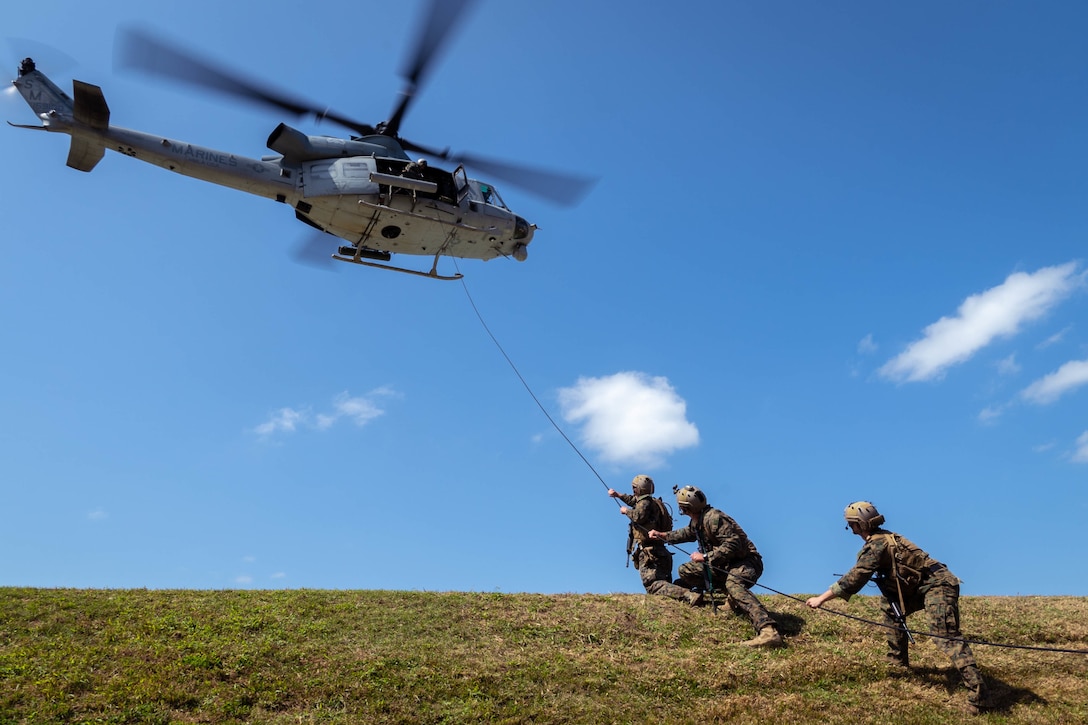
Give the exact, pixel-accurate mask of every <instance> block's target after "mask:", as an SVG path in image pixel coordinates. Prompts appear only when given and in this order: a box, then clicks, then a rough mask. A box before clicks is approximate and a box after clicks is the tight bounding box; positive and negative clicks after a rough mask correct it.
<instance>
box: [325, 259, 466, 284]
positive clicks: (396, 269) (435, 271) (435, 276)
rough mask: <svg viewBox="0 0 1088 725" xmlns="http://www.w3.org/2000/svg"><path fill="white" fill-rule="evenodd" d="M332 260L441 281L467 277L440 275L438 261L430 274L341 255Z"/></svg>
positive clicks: (461, 275) (458, 274) (459, 274)
mask: <svg viewBox="0 0 1088 725" xmlns="http://www.w3.org/2000/svg"><path fill="white" fill-rule="evenodd" d="M332 258H333V259H338V260H340V261H341V262H350V263H351V264H361V265H363V266H364V267H377V268H378V269H385V270H389V271H390V272H401V273H403V274H414V275H415V276H417V277H427V278H429V279H441V280H447V281H452V280H458V279H461V278H462V277H464V276H465V275H463V274H461V273H460V272H458V273H457V274H455V275H452V276H446V275H442V274H439V273H438V267H437V260H436V264H435V266H434V267H431V271H430V272H420V271H419V270H417V269H405V268H404V267H394V266H393V265H391V264H378V263H377V262H364V261H363V260H361V259H356V258H355V257H342V256H340V255H339V254H334V255H332Z"/></svg>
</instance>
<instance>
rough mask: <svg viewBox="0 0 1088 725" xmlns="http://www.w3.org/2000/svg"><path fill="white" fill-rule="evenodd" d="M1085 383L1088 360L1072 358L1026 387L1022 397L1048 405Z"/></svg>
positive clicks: (1087, 381)
mask: <svg viewBox="0 0 1088 725" xmlns="http://www.w3.org/2000/svg"><path fill="white" fill-rule="evenodd" d="M1085 384H1088V360H1071V361H1070V362H1067V363H1066V364H1065V365H1062V366H1061V367H1060V368H1058V369H1057V370H1055V371H1054V372H1052V373H1050V374H1049V375H1045V376H1043V377H1041V378H1039V379H1038V380H1036V381H1035V382H1034V383H1032V384H1031V385H1029V386H1027V387H1026V388H1024V389H1023V390H1022V391H1021V392H1020V397H1022V398H1023V399H1024V400H1027V401H1028V402H1030V403H1037V404H1038V405H1046V404H1047V403H1053V402H1054V401H1055V400H1057V399H1058V398H1060V397H1061V396H1063V395H1065V394H1066V393H1068V392H1069V391H1070V390H1074V389H1076V388H1079V387H1080V386H1082V385H1085Z"/></svg>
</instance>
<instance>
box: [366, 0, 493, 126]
mask: <svg viewBox="0 0 1088 725" xmlns="http://www.w3.org/2000/svg"><path fill="white" fill-rule="evenodd" d="M473 2H474V0H431V7H430V9H429V10H428V11H427V15H426V16H425V18H426V19H425V20H424V22H423V25H422V26H421V27H420V30H419V32H418V33H417V36H416V37H417V41H416V48H415V52H414V53H413V54H412V55H411V56H410V57H411V60H410V61H409V62H408V64H407V65H406V66H405V67H404V69H403V70H402V71H401V75H402V76H403V77H404V79H405V80H406V81H408V85H407V86H406V87H405V89H404V90H403V91H401V94H400V101H399V102H398V103H397V107H396V108H395V109H394V111H393V115H392V116H390V117H389V120H388V121H386V122H385V124H384V126H383V127H382V133H384V134H386V135H388V136H394V137H396V135H397V132H398V131H400V124H401V121H402V120H403V119H404V114H405V113H407V111H408V106H409V105H410V104H411V102H412V100H413V99H414V98H415V94H416V91H417V90H418V89H419V86H420V84H422V82H423V78H424V76H426V74H427V71H428V70H429V69H430V67H431V64H432V63H433V61H434V59H435V57H436V56H437V54H438V51H439V50H440V49H441V48H442V45H443V44H444V43H445V42H446V40H447V39H449V37H450V35H451V34H452V32H453V29H454V28H455V27H456V26H457V23H458V22H459V21H460V20H461V19H462V18H463V17H464V16H465V11H466V10H467V9H468V6H469V5H471V4H472V3H473Z"/></svg>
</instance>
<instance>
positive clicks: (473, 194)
mask: <svg viewBox="0 0 1088 725" xmlns="http://www.w3.org/2000/svg"><path fill="white" fill-rule="evenodd" d="M468 188H469V198H471V199H472V200H473V201H482V202H483V203H484V204H490V205H491V206H497V207H498V208H500V209H506V210H507V211H510V207H508V206H507V205H506V202H504V201H503V200H502V197H501V196H499V190H498V189H496V188H495V187H494V186H492V185H491V184H485V183H484V182H482V181H477V180H476V179H469V180H468Z"/></svg>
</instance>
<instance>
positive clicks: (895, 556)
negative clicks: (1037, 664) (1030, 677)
mask: <svg viewBox="0 0 1088 725" xmlns="http://www.w3.org/2000/svg"><path fill="white" fill-rule="evenodd" d="M845 517H846V523H847V525H848V526H849V527H850V530H851V531H852V532H854V533H855V534H857V535H858V536H860V537H861V538H862V539H864V540H865V545H864V546H862V547H861V551H860V552H858V561H857V564H855V565H854V568H853V569H851V570H850V571H848V572H846V574H844V575H843V576H842V578H841V579H839V580H838V581H837V582H835V583H834V584H832V585H831V587H830V588H829V589H828V590H827V591H826V592H824V593H823V594H820V595H819V596H815V597H810V598H809V599H808V600H807V601H806V602H805V603H806V604H808V606H810V607H812V608H813V609H816V608H818V607H820V605H822V604H823V603H824V602H826V601H828V600H829V599H834V598H836V597H840V598H842V599H845V600H849V599H850V597H852V596H853V595H855V594H857V593H858V592H859V591H860V590H861V588H862V587H863V586H865V584H866V582H868V581H869V579H870V578H873V579H875V581H876V584H877V586H878V587H879V589H880V593H881V594H882V595H884V598H883V600H882V601H881V604H880V608H881V611H883V613H884V626H885V628H886V630H885V631H886V632H887V634H888V655H887V657H888V661H889V663H891V664H893V665H896V666H902V667H908V668H909V667H910V659H909V654H908V650H907V647H908V640H909V639H910V635H909V633H908V632H907V623H906V617H908V616H909V615H911V614H913V613H914V612H919V611H922V610H925V613H926V616H927V617H928V618H929V632H930V634H931V635H932V636H933V643H934V644H936V645H937V648H938V649H940V650H941V651H942V652H944V653H945V654H946V655H948V656H949V657H950V658H952V664H954V665H955V666H956V669H958V670H959V672H960V676H961V677H962V678H963V682H964V684H965V685H966V686H967V690H968V693H969V694H968V696H967V704H968V709H969V710H970V711H971V712H972V713H975V714H977V713H978V712H979V711H980V710H982V709H983V708H984V707H985V700H986V682H985V681H984V680H983V678H982V674H981V673H980V672H979V669H978V664H977V663H976V662H975V655H974V653H973V652H971V646H970V645H969V644H967V642H965V641H964V640H963V638H962V635H961V634H960V606H959V600H960V580H959V579H957V578H956V577H955V576H953V574H952V572H951V571H949V570H948V567H947V566H945V565H944V564H942V563H941V562H939V561H937V560H936V559H934V558H933V557H931V556H930V555H929V554H927V553H926V552H924V551H922V550H921V549H919V548H918V547H917V546H916V545H915V544H914V543H913V542H911V541H910V540H909V539H907V538H905V537H903V536H900V535H899V534H896V533H893V532H891V531H886V530H885V529H882V528H880V526H881V524H883V523H884V516H883V514H881V513H880V512H878V511H877V510H876V507H875V506H873V504H871V503H869V502H868V501H856V502H854V503H852V504H850V505H849V506H847V507H846V511H845Z"/></svg>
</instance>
